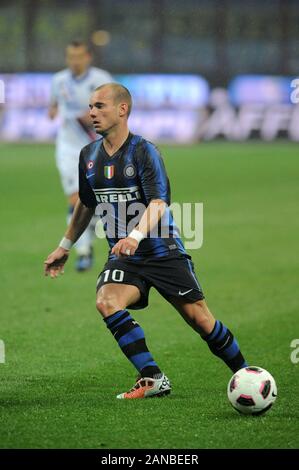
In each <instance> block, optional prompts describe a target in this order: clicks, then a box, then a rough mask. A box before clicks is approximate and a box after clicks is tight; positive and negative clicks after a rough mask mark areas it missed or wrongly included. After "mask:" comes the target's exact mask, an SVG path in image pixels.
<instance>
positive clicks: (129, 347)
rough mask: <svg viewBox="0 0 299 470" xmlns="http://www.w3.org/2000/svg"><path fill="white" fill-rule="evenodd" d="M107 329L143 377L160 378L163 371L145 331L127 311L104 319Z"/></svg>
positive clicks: (120, 311) (121, 311)
mask: <svg viewBox="0 0 299 470" xmlns="http://www.w3.org/2000/svg"><path fill="white" fill-rule="evenodd" d="M104 321H105V323H106V325H107V328H109V330H110V331H111V333H112V334H113V336H114V338H115V339H116V341H117V342H118V345H119V347H120V348H121V350H122V352H123V353H124V354H125V355H126V356H127V358H128V359H129V360H130V361H131V362H132V364H133V365H134V366H135V367H136V369H137V370H138V372H139V373H140V375H141V376H142V377H153V378H158V377H159V376H160V375H159V374H161V370H160V369H159V367H158V366H157V364H156V362H155V361H154V359H153V357H152V355H151V353H150V352H149V350H148V348H147V346H146V342H145V337H144V331H143V329H142V328H141V327H140V326H139V325H138V323H137V322H136V321H135V320H134V319H133V318H132V317H131V315H130V314H129V312H128V311H127V310H119V311H118V312H115V313H114V314H113V315H111V316H110V317H107V318H104Z"/></svg>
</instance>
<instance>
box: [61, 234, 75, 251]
mask: <svg viewBox="0 0 299 470" xmlns="http://www.w3.org/2000/svg"><path fill="white" fill-rule="evenodd" d="M59 246H60V247H61V248H64V249H65V250H70V249H71V248H72V246H73V242H72V241H71V240H69V239H68V238H65V237H63V239H62V240H61V242H60V243H59Z"/></svg>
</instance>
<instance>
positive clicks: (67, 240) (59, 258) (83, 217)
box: [45, 199, 94, 278]
mask: <svg viewBox="0 0 299 470" xmlns="http://www.w3.org/2000/svg"><path fill="white" fill-rule="evenodd" d="M93 215H94V208H90V207H86V206H85V205H84V204H83V203H82V202H81V201H80V199H79V200H78V201H77V204H76V206H75V209H74V212H73V216H72V219H71V222H70V224H69V226H68V228H67V231H66V232H65V234H64V238H63V239H62V240H61V242H60V245H59V246H58V247H57V248H56V250H54V251H53V252H52V253H50V254H49V256H48V258H47V259H46V260H45V276H48V275H50V276H51V277H52V278H55V277H57V276H58V275H59V274H63V272H64V265H65V263H66V262H67V260H68V257H69V253H70V249H71V246H72V245H73V244H74V243H76V241H77V240H78V239H79V238H80V236H81V235H82V233H83V232H84V230H85V229H86V228H87V227H88V225H89V222H90V220H91V218H92V216H93Z"/></svg>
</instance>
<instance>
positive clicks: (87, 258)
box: [76, 248, 93, 272]
mask: <svg viewBox="0 0 299 470" xmlns="http://www.w3.org/2000/svg"><path fill="white" fill-rule="evenodd" d="M92 265H93V249H92V248H90V252H89V253H88V254H84V255H80V254H79V255H78V257H77V260H76V270H77V271H79V272H83V271H88V270H89V269H91V268H92Z"/></svg>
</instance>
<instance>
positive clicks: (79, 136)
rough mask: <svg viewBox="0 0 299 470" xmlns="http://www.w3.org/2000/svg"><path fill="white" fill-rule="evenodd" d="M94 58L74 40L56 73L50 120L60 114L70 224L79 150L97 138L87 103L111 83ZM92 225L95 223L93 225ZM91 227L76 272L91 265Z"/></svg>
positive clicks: (59, 157) (59, 151) (80, 244)
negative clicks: (94, 91)
mask: <svg viewBox="0 0 299 470" xmlns="http://www.w3.org/2000/svg"><path fill="white" fill-rule="evenodd" d="M91 61H92V55H91V52H90V50H89V48H88V46H87V44H85V43H84V42H80V41H73V42H71V43H70V44H68V46H67V47H66V63H67V66H68V68H67V69H64V70H62V71H60V72H58V73H56V74H55V75H54V77H53V81H52V88H51V102H50V107H49V113H48V114H49V117H50V118H51V119H54V118H55V117H56V116H57V115H58V114H59V116H60V118H61V125H60V127H59V130H58V134H57V140H56V164H57V167H58V170H59V173H60V177H61V182H62V187H63V190H64V193H65V195H66V197H67V199H68V205H69V208H68V216H67V222H68V223H69V221H70V218H71V215H72V213H73V210H74V207H75V205H76V202H77V200H78V189H79V188H78V161H79V154H80V150H81V148H82V147H84V145H87V144H89V143H90V142H91V141H92V140H94V139H95V138H96V137H97V136H96V134H95V132H94V131H93V128H92V122H91V119H90V116H89V112H88V107H87V103H88V100H89V97H90V93H91V91H93V90H94V89H95V88H96V87H97V86H98V85H101V84H103V83H107V82H111V81H113V80H112V77H111V75H110V74H109V73H108V72H106V71H105V70H101V69H98V68H95V67H91ZM91 225H92V224H91ZM91 225H90V226H89V227H88V228H87V230H86V231H85V232H84V233H83V234H82V236H81V237H80V239H79V240H78V241H77V243H76V246H75V249H76V252H77V261H76V269H77V270H78V271H85V270H87V269H89V268H90V267H91V264H92V238H93V229H92V226H91Z"/></svg>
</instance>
